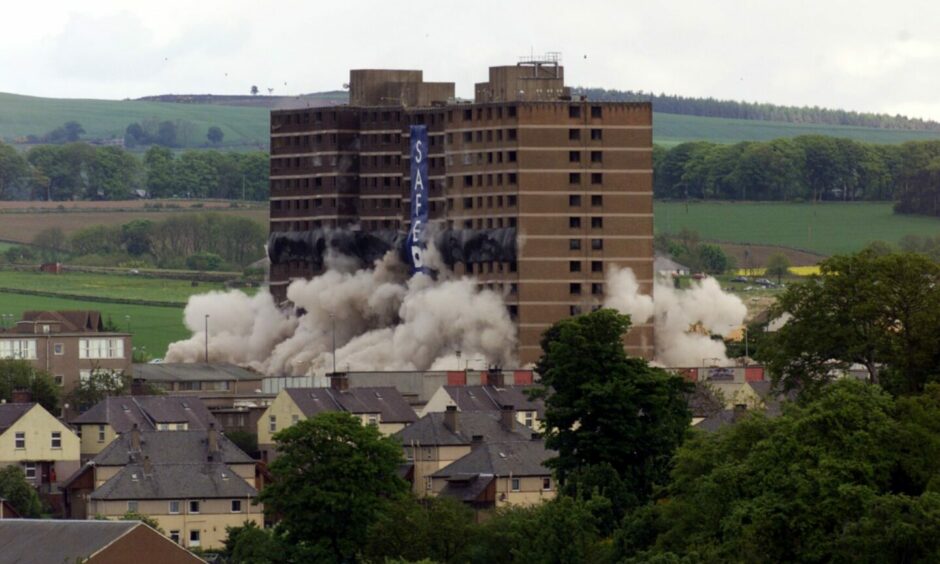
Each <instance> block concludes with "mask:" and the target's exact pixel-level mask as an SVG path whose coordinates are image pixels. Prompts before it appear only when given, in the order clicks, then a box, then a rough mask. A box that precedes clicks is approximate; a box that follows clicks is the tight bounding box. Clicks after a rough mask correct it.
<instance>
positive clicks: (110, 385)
mask: <svg viewBox="0 0 940 564" xmlns="http://www.w3.org/2000/svg"><path fill="white" fill-rule="evenodd" d="M130 385H131V376H130V375H128V374H124V373H123V372H121V373H117V374H115V373H113V372H111V371H110V370H100V369H95V370H92V372H91V375H90V376H89V377H88V378H86V379H84V380H82V381H81V382H79V383H78V385H77V386H75V388H73V389H72V391H71V392H69V394H68V396H67V399H68V401H69V403H71V404H72V407H73V408H74V409H77V410H78V411H86V410H88V409H90V408H92V407H93V406H94V405H95V404H96V403H98V402H100V401H101V400H103V399H104V398H106V397H109V396H120V395H123V394H124V393H125V392H126V391H127V390H128V389H129V388H130Z"/></svg>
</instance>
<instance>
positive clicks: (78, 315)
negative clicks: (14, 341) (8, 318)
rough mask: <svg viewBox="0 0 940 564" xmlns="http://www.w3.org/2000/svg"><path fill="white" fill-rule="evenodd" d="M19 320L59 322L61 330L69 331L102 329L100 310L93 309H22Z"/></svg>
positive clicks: (82, 331)
mask: <svg viewBox="0 0 940 564" xmlns="http://www.w3.org/2000/svg"><path fill="white" fill-rule="evenodd" d="M21 321H27V322H30V323H41V322H43V321H47V322H50V323H59V324H61V325H62V331H63V332H70V333H85V332H100V331H104V323H103V321H102V320H101V312H100V311H95V310H66V311H24V312H23V316H22V318H21Z"/></svg>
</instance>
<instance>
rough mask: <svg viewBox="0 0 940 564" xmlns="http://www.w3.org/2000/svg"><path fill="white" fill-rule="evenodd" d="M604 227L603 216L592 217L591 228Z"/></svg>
mask: <svg viewBox="0 0 940 564" xmlns="http://www.w3.org/2000/svg"><path fill="white" fill-rule="evenodd" d="M602 227H604V218H603V217H592V218H591V228H592V229H601V228H602Z"/></svg>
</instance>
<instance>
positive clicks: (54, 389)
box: [0, 359, 59, 413]
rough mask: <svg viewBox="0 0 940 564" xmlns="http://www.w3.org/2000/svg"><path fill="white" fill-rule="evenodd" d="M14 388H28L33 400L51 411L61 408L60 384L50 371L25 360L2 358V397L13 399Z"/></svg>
mask: <svg viewBox="0 0 940 564" xmlns="http://www.w3.org/2000/svg"><path fill="white" fill-rule="evenodd" d="M14 390H27V391H29V393H30V394H31V395H32V401H34V402H36V403H38V404H39V405H41V406H43V407H44V408H45V409H46V411H49V412H50V413H57V412H58V410H59V386H57V385H56V383H55V381H54V380H53V379H52V376H50V375H49V373H48V372H44V371H42V370H37V369H35V368H33V366H32V365H31V364H30V363H29V362H28V361H25V360H15V359H0V399H3V400H6V401H11V400H12V399H13V391H14Z"/></svg>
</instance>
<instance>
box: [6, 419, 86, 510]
mask: <svg viewBox="0 0 940 564" xmlns="http://www.w3.org/2000/svg"><path fill="white" fill-rule="evenodd" d="M10 465H16V466H19V467H20V468H22V469H23V472H24V473H25V474H26V480H27V481H28V482H29V483H30V484H32V485H33V486H35V487H36V489H38V490H39V491H40V493H43V494H55V495H58V493H59V490H58V486H59V484H60V482H61V481H63V480H65V479H66V478H68V477H69V476H70V475H72V473H73V472H75V471H76V470H78V468H79V465H80V454H79V439H78V436H77V435H76V434H75V433H73V432H72V430H71V429H69V428H68V427H66V426H65V425H64V424H62V422H61V421H59V420H58V419H56V418H55V417H53V416H52V414H50V413H49V412H48V411H46V410H45V408H43V407H42V406H41V405H39V404H38V403H6V404H0V466H10Z"/></svg>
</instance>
